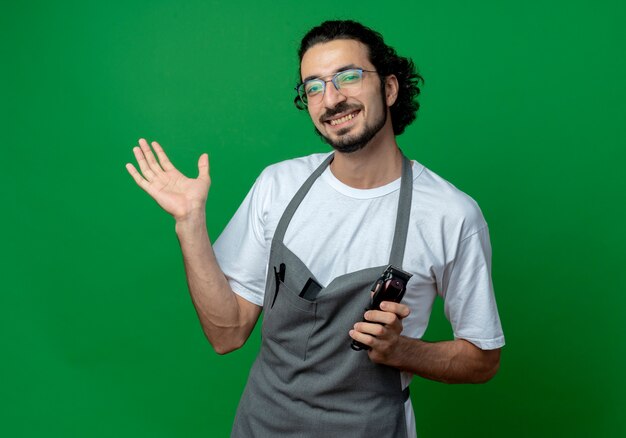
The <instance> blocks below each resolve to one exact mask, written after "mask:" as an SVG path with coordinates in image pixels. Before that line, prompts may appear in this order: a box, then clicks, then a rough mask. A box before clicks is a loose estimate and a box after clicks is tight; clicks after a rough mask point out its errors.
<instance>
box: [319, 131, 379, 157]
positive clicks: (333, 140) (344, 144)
mask: <svg viewBox="0 0 626 438" xmlns="http://www.w3.org/2000/svg"><path fill="white" fill-rule="evenodd" d="M351 129H352V127H350V128H343V129H341V130H339V131H337V132H335V133H334V134H333V136H332V137H331V136H328V135H325V134H322V133H321V132H320V131H319V130H317V129H315V132H316V133H317V135H319V136H320V138H321V139H322V141H324V143H327V144H328V145H330V146H331V147H332V148H333V149H334V150H336V151H337V152H341V153H343V154H349V153H352V152H356V151H358V150H359V149H363V148H364V147H365V145H366V144H367V142H363V141H362V139H361V137H362V136H357V135H348V133H349V132H350V130H351Z"/></svg>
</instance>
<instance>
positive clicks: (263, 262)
mask: <svg viewBox="0 0 626 438" xmlns="http://www.w3.org/2000/svg"><path fill="white" fill-rule="evenodd" d="M262 186H263V174H261V176H259V178H258V179H257V181H256V182H255V183H254V185H253V186H252V188H251V189H250V192H248V194H247V195H246V197H245V199H244V200H243V202H242V203H241V205H240V206H239V208H238V209H237V211H236V213H235V215H234V216H233V217H232V219H231V220H230V222H229V223H228V225H226V228H224V231H223V232H222V234H221V235H220V236H219V238H218V239H217V240H216V241H215V244H214V245H213V250H214V252H215V256H216V258H217V262H218V264H219V265H220V268H221V269H222V271H223V272H224V275H226V278H227V279H228V282H229V284H230V287H231V289H232V290H233V291H234V292H235V293H236V294H238V295H239V296H241V297H242V298H244V299H246V300H248V301H250V302H251V303H253V304H256V305H259V306H262V305H263V296H264V294H265V278H266V274H267V260H268V258H269V245H268V244H267V243H266V240H265V237H264V236H265V234H264V231H263V226H264V213H263V205H264V195H263V193H265V191H264V190H263V187H262Z"/></svg>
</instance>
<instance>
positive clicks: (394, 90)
mask: <svg viewBox="0 0 626 438" xmlns="http://www.w3.org/2000/svg"><path fill="white" fill-rule="evenodd" d="M398 88H399V85H398V78H396V76H395V75H389V76H387V77H386V78H385V100H386V102H387V106H388V107H389V106H391V105H393V104H394V103H396V100H397V99H398Z"/></svg>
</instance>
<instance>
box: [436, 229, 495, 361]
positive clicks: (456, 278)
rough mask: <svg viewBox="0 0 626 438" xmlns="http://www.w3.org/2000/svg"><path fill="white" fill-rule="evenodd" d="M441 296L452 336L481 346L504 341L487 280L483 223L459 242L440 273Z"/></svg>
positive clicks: (488, 255) (488, 253)
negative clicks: (451, 260) (441, 281)
mask: <svg viewBox="0 0 626 438" xmlns="http://www.w3.org/2000/svg"><path fill="white" fill-rule="evenodd" d="M443 298H444V311H445V314H446V317H447V318H448V320H449V321H450V324H451V325H452V329H453V332H454V337H455V339H465V340H467V341H469V342H471V343H472V344H474V345H476V346H477V347H478V348H480V349H483V350H492V349H496V348H500V347H502V346H503V345H504V335H503V332H502V326H501V324H500V317H499V315H498V308H497V306H496V299H495V295H494V291H493V283H492V281H491V243H490V240H489V230H488V228H487V226H486V225H485V226H484V227H482V228H481V229H480V230H479V231H477V232H475V233H473V234H471V235H469V236H467V237H465V238H464V239H463V240H461V241H460V242H459V246H458V250H457V252H456V255H455V257H454V260H453V262H452V263H450V264H449V265H448V268H447V269H446V271H445V274H444V281H443Z"/></svg>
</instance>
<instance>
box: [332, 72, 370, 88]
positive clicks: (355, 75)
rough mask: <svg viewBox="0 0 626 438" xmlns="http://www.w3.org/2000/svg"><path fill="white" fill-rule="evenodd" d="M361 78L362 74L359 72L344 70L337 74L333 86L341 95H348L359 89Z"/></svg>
mask: <svg viewBox="0 0 626 438" xmlns="http://www.w3.org/2000/svg"><path fill="white" fill-rule="evenodd" d="M362 78H363V72H362V71H361V70H357V69H354V70H346V71H342V72H339V73H337V76H336V77H335V84H337V88H338V89H340V90H341V91H342V93H344V94H345V93H350V92H354V91H358V90H360V89H361V83H362V82H363V81H362V80H361V79H362Z"/></svg>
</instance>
